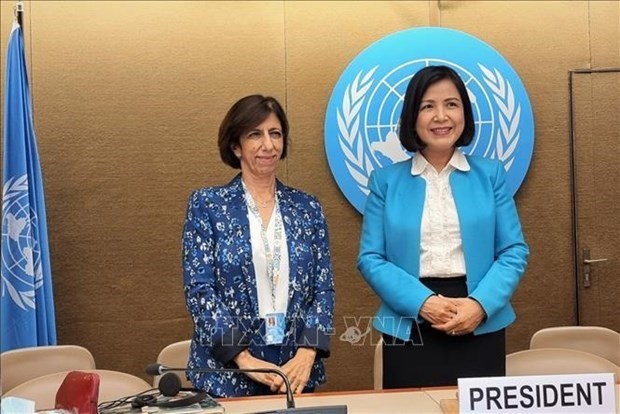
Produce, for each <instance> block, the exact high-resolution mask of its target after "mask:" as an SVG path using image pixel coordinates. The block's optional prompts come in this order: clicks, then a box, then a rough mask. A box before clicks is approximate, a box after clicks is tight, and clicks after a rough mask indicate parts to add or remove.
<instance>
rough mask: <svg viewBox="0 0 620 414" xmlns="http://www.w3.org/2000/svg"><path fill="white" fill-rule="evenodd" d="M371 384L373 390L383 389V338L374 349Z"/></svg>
mask: <svg viewBox="0 0 620 414" xmlns="http://www.w3.org/2000/svg"><path fill="white" fill-rule="evenodd" d="M373 369H374V373H373V382H374V388H375V390H382V389H383V336H381V337H380V338H379V342H378V343H377V346H376V347H375V360H374V364H373Z"/></svg>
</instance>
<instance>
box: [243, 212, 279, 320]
mask: <svg viewBox="0 0 620 414" xmlns="http://www.w3.org/2000/svg"><path fill="white" fill-rule="evenodd" d="M276 212H277V209H275V208H274V209H273V213H272V214H271V218H270V219H269V224H268V225H267V241H268V242H269V248H270V250H271V251H272V252H273V249H274V248H276V247H275V246H274V238H275V237H274V235H275V227H276V226H275V217H276ZM248 219H249V220H250V243H251V244H252V262H253V263H254V272H255V273H256V295H257V296H258V313H259V315H260V317H261V318H264V317H265V315H266V314H268V313H273V312H282V313H284V314H286V308H287V306H288V282H289V262H288V245H287V244H286V232H285V231H282V243H281V249H282V250H281V253H280V255H281V256H280V276H279V278H278V284H277V286H276V292H275V299H276V300H275V309H274V306H273V302H272V297H271V282H270V281H269V276H268V275H267V257H266V254H265V246H264V244H263V240H262V238H261V234H260V232H261V223H260V220H259V219H258V217H256V216H255V215H254V214H251V213H250V214H248Z"/></svg>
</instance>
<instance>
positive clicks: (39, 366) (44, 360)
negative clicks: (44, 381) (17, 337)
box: [0, 345, 96, 392]
mask: <svg viewBox="0 0 620 414" xmlns="http://www.w3.org/2000/svg"><path fill="white" fill-rule="evenodd" d="M95 368H96V366H95V359H94V358H93V355H92V354H91V353H90V351H89V350H88V349H86V348H83V347H81V346H77V345H52V346H37V347H31V348H21V349H14V350H11V351H6V352H3V353H2V354H1V355H0V371H2V375H1V376H0V377H1V378H0V389H1V390H2V391H4V392H6V391H10V390H11V389H13V388H15V387H16V386H18V385H19V384H22V383H24V382H26V381H28V380H30V379H33V378H36V377H40V376H43V375H46V374H52V373H54V372H60V371H76V370H88V369H95Z"/></svg>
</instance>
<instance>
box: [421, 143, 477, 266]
mask: <svg viewBox="0 0 620 414" xmlns="http://www.w3.org/2000/svg"><path fill="white" fill-rule="evenodd" d="M457 169H458V170H461V171H469V169H470V167H469V163H468V162H467V159H466V158H465V156H464V155H463V153H461V152H460V151H459V150H455V151H454V154H453V155H452V158H451V159H450V161H449V162H448V164H447V165H446V166H445V167H444V169H443V170H442V171H441V172H437V170H435V168H434V167H433V166H432V165H431V164H429V163H428V161H427V160H426V158H424V156H423V155H422V154H421V153H419V152H418V153H416V155H415V156H414V157H413V160H412V166H411V174H412V175H419V176H421V177H422V178H423V179H424V180H425V181H426V197H425V199H424V211H423V213H422V227H421V234H420V277H458V276H463V275H465V272H466V270H465V256H464V254H463V242H462V240H461V227H460V224H459V218H458V215H457V211H456V205H455V204H454V197H453V196H452V189H451V187H450V174H451V173H452V171H454V170H457Z"/></svg>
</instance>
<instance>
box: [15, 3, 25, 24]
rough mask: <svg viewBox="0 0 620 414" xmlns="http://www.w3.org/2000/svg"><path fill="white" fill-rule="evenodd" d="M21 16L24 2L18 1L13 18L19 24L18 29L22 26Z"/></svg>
mask: <svg viewBox="0 0 620 414" xmlns="http://www.w3.org/2000/svg"><path fill="white" fill-rule="evenodd" d="M23 16H24V2H23V1H21V0H19V1H18V2H17V3H16V4H15V18H16V19H17V24H19V26H20V27H23V25H22V22H23Z"/></svg>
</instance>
